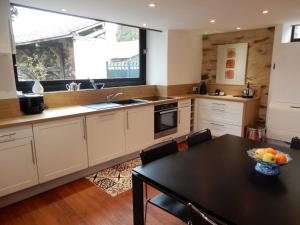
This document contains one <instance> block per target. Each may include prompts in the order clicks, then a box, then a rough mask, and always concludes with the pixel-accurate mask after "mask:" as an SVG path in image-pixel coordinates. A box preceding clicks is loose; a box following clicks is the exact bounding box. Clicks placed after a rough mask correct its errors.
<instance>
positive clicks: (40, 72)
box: [17, 54, 48, 94]
mask: <svg viewBox="0 0 300 225" xmlns="http://www.w3.org/2000/svg"><path fill="white" fill-rule="evenodd" d="M17 66H18V67H21V68H23V70H21V71H20V73H19V75H20V76H21V77H27V78H29V79H32V80H34V84H33V86H32V92H33V93H35V94H43V93H44V88H43V86H42V84H41V83H40V81H41V80H45V79H46V76H47V72H48V69H47V68H46V67H45V66H44V65H43V63H42V62H41V61H40V59H39V56H38V55H36V54H33V57H29V56H28V57H26V59H25V60H24V61H23V62H22V63H18V64H17Z"/></svg>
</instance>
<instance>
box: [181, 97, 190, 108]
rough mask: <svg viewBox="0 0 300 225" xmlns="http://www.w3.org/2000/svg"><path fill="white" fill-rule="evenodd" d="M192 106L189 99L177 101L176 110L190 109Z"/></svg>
mask: <svg viewBox="0 0 300 225" xmlns="http://www.w3.org/2000/svg"><path fill="white" fill-rule="evenodd" d="M191 104H192V102H191V99H188V100H180V101H178V108H183V107H190V106H191Z"/></svg>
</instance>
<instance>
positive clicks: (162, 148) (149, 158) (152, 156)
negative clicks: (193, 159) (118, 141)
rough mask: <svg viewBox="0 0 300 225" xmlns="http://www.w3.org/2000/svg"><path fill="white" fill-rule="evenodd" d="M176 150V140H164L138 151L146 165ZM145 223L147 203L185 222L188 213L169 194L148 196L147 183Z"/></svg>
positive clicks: (182, 205) (187, 218)
mask: <svg viewBox="0 0 300 225" xmlns="http://www.w3.org/2000/svg"><path fill="white" fill-rule="evenodd" d="M176 152H178V146H177V143H176V141H171V142H167V143H166V142H165V143H162V144H159V145H154V146H151V147H149V148H147V149H145V150H142V151H141V153H140V157H141V161H142V165H146V164H148V163H150V162H153V161H155V160H158V159H160V158H163V157H165V156H168V155H171V154H174V153H176ZM145 197H146V203H145V218H144V221H145V224H146V219H147V208H148V204H152V205H154V206H156V207H158V208H160V209H162V210H164V211H166V212H168V213H170V214H171V215H173V216H175V217H177V218H178V219H181V220H182V221H183V222H185V223H187V222H188V221H189V214H188V209H187V207H186V205H184V204H182V203H181V202H178V201H177V200H175V199H173V198H171V197H170V196H168V195H166V194H164V193H159V194H157V195H155V196H154V197H151V198H148V189H147V184H146V185H145Z"/></svg>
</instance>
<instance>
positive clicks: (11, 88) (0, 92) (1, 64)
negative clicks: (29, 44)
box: [0, 0, 16, 99]
mask: <svg viewBox="0 0 300 225" xmlns="http://www.w3.org/2000/svg"><path fill="white" fill-rule="evenodd" d="M9 8H10V5H9V1H8V0H0V99H7V98H16V85H15V78H14V72H13V63H12V47H11V41H10V31H9V19H10V18H9V17H10V13H9V12H10V10H9Z"/></svg>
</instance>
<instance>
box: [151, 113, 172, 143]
mask: <svg viewBox="0 0 300 225" xmlns="http://www.w3.org/2000/svg"><path fill="white" fill-rule="evenodd" d="M177 112H178V109H171V110H162V111H158V112H155V115H154V120H155V122H154V131H155V135H154V137H155V139H156V138H161V137H164V136H167V135H170V134H174V133H176V132H177Z"/></svg>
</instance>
